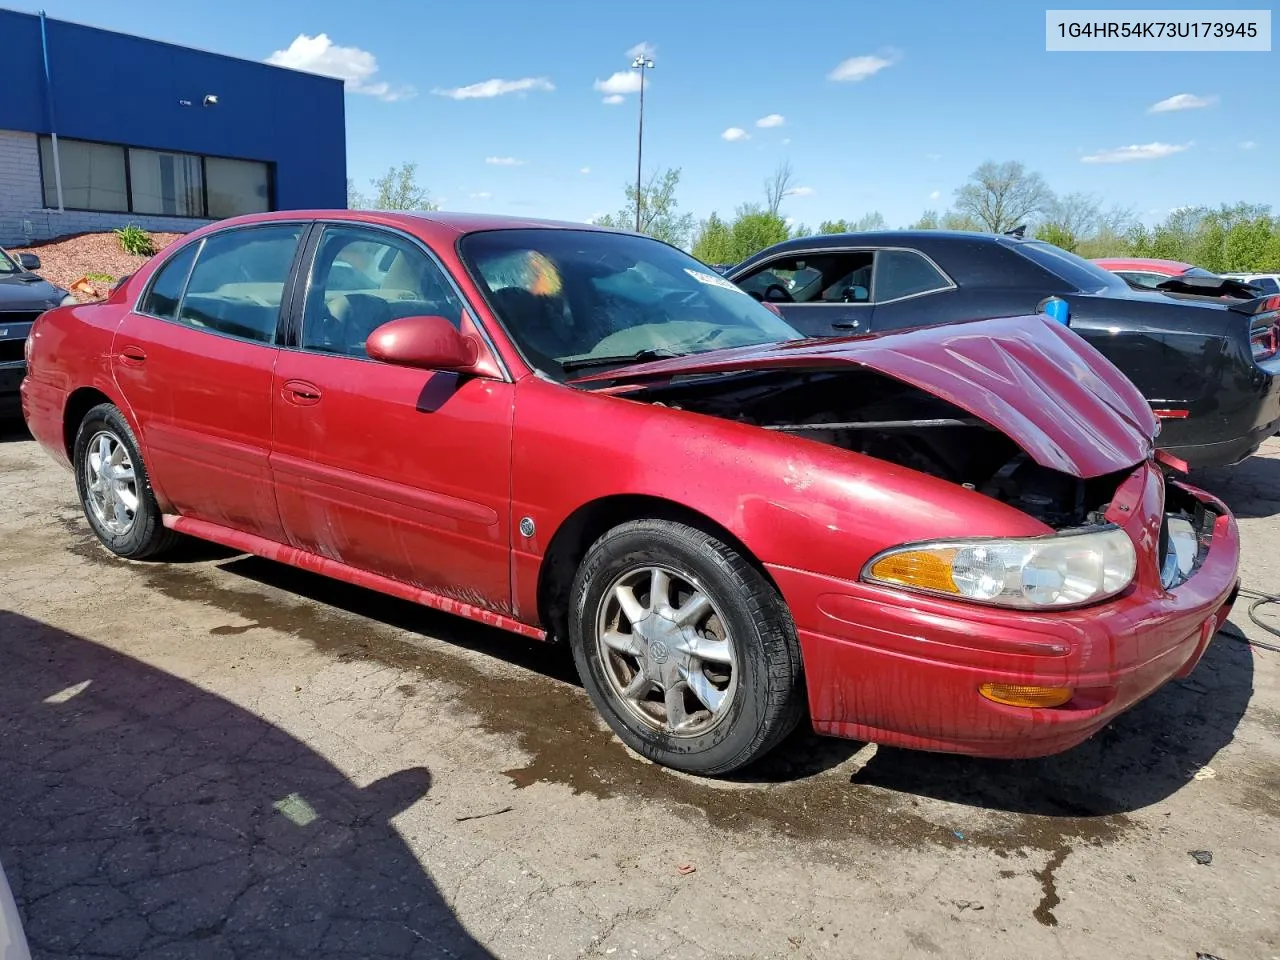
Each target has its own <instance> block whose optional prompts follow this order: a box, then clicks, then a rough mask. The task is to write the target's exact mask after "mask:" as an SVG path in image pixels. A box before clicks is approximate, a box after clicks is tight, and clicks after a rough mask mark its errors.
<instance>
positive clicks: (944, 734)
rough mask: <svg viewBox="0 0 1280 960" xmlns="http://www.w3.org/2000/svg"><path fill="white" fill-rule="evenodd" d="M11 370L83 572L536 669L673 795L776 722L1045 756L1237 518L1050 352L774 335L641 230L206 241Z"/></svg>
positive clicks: (321, 226) (1012, 326)
mask: <svg viewBox="0 0 1280 960" xmlns="http://www.w3.org/2000/svg"><path fill="white" fill-rule="evenodd" d="M28 355H29V356H28V363H29V372H28V375H27V378H26V380H25V381H24V382H23V385H22V402H23V411H24V414H25V416H26V418H27V422H28V425H29V426H30V429H31V431H32V433H33V434H34V435H35V437H36V438H37V439H38V440H39V441H40V443H41V444H43V445H44V446H45V447H46V448H47V449H48V451H49V452H50V453H51V454H52V455H53V456H54V457H56V458H57V459H58V460H60V461H62V462H63V463H64V464H66V465H68V466H69V467H71V468H73V470H74V475H75V478H76V483H77V488H78V491H79V495H80V499H81V501H82V502H83V506H84V512H85V516H86V517H87V519H88V522H89V524H90V526H91V527H92V529H93V530H94V532H95V533H96V534H97V536H98V538H99V539H100V540H101V541H102V543H103V544H104V545H105V546H106V547H107V548H108V549H109V550H111V551H113V552H114V553H116V554H118V555H120V556H122V557H127V558H131V559H139V558H144V557H159V556H161V555H162V554H163V552H164V550H165V549H166V548H168V547H170V546H171V545H172V544H173V543H174V540H175V538H176V537H178V536H180V535H182V534H187V535H190V536H194V537H199V538H204V539H208V540H212V541H216V542H219V543H222V544H225V545H228V546H230V547H233V548H235V549H238V550H243V551H246V552H251V553H255V554H258V555H261V556H263V557H268V558H273V559H275V560H279V561H282V562H284V563H290V564H294V565H297V566H299V567H304V568H306V569H309V570H314V571H318V572H321V573H324V574H328V575H331V576H333V577H337V578H340V579H342V580H346V581H348V582H351V583H355V584H361V585H364V586H367V587H370V588H372V589H374V590H380V591H383V592H385V593H388V594H392V595H395V596H398V597H404V598H409V599H411V600H415V601H418V602H420V603H423V604H426V605H428V606H431V607H435V608H437V609H440V610H445V611H449V612H452V613H456V614H459V615H461V616H464V617H469V618H472V619H474V620H479V621H482V622H484V623H489V624H496V625H498V626H501V627H505V628H507V629H509V630H512V631H515V632H517V633H520V634H523V635H525V636H530V637H539V638H542V637H545V638H547V639H550V640H557V641H565V642H567V643H568V644H569V645H570V646H571V648H572V651H573V654H574V657H575V660H576V662H577V666H578V669H579V671H580V674H581V677H582V681H583V684H584V685H585V687H586V690H587V692H588V694H589V695H590V696H591V698H592V700H593V701H594V703H595V704H596V706H597V707H598V708H599V710H600V712H601V713H602V714H603V716H604V717H605V719H606V720H607V721H608V722H609V724H610V725H611V726H612V727H613V729H614V730H615V731H616V732H617V733H618V735H619V736H620V737H621V738H622V739H623V740H624V741H626V743H627V744H629V745H630V746H631V747H633V748H634V749H635V750H637V751H639V752H640V753H642V754H644V755H645V756H647V757H650V758H652V759H653V760H656V761H658V762H660V763H663V764H668V765H670V766H673V767H677V768H681V769H684V770H689V771H694V772H698V773H704V774H716V773H724V772H727V771H730V770H733V769H735V768H738V767H740V766H742V765H744V764H746V763H748V762H750V761H751V760H753V759H755V758H756V757H759V756H760V755H762V754H763V753H765V752H766V751H768V750H769V749H770V748H772V747H773V746H774V745H776V744H777V743H778V742H779V740H781V739H782V737H783V736H784V735H785V734H786V733H787V732H788V731H789V730H790V729H792V727H793V726H794V725H795V724H796V723H797V722H798V721H799V720H800V718H802V717H803V716H805V715H806V713H807V716H808V718H809V721H810V722H811V723H812V724H813V726H814V727H815V728H816V729H817V730H818V731H820V732H823V733H827V734H834V735H838V736H846V737H856V738H860V739H867V740H873V741H878V742H881V743H885V744H895V745H900V746H907V747H915V748H922V749H928V750H942V751H953V752H960V753H967V754H976V755H985V756H998V757H1020V756H1036V755H1045V754H1049V753H1054V752H1057V751H1061V750H1064V749H1066V748H1068V747H1070V746H1072V745H1074V744H1076V743H1079V742H1080V741H1082V740H1084V739H1085V738H1087V737H1088V736H1090V735H1091V734H1093V733H1094V732H1096V731H1097V730H1098V729H1100V728H1101V727H1102V726H1104V725H1105V724H1106V723H1107V722H1108V721H1109V720H1110V719H1111V718H1113V717H1114V716H1116V715H1117V714H1118V713H1120V712H1121V711H1123V710H1125V709H1127V708H1128V707H1130V706H1132V705H1133V704H1134V703H1136V702H1137V701H1138V700H1140V699H1141V698H1143V697H1145V696H1146V695H1148V694H1149V693H1151V692H1152V691H1153V690H1155V689H1156V688H1157V687H1159V686H1160V685H1161V684H1163V683H1164V682H1165V681H1167V680H1169V679H1170V678H1172V677H1175V676H1182V675H1185V674H1187V673H1188V672H1190V671H1191V670H1192V669H1193V668H1194V666H1195V664H1196V663H1197V661H1198V660H1199V658H1200V656H1201V654H1202V653H1203V651H1204V649H1205V647H1206V645H1207V644H1208V643H1209V642H1210V640H1211V639H1212V637H1213V635H1214V633H1215V631H1216V629H1217V627H1218V626H1219V625H1220V624H1221V623H1222V622H1223V620H1224V619H1225V617H1226V615H1227V613H1228V611H1229V609H1230V607H1231V603H1232V601H1233V599H1234V597H1235V591H1236V583H1237V576H1236V571H1237V563H1238V550H1239V544H1238V538H1237V531H1236V524H1235V521H1234V519H1233V518H1232V516H1231V515H1230V513H1229V512H1228V511H1227V509H1226V507H1225V506H1224V505H1223V504H1222V503H1221V502H1219V501H1218V500H1216V499H1214V498H1213V497H1211V496H1209V495H1208V494H1206V493H1203V492H1201V491H1199V490H1196V489H1194V488H1192V487H1190V486H1187V485H1185V484H1183V483H1181V482H1178V481H1176V480H1173V479H1166V476H1165V470H1164V468H1163V466H1162V465H1161V464H1160V463H1159V462H1158V460H1157V458H1156V455H1155V454H1154V453H1153V437H1154V435H1155V433H1156V430H1157V424H1156V420H1155V418H1154V417H1153V416H1152V414H1151V411H1150V409H1149V408H1148V406H1147V405H1146V403H1145V402H1144V401H1143V399H1142V397H1141V395H1140V394H1139V393H1138V392H1137V390H1136V389H1135V388H1134V387H1133V385H1132V384H1130V383H1129V381H1128V380H1126V379H1125V378H1124V377H1123V376H1122V375H1121V374H1120V373H1119V372H1118V371H1117V370H1116V369H1115V368H1114V367H1113V366H1112V365H1111V364H1110V363H1109V362H1107V361H1106V360H1105V359H1104V358H1103V357H1102V356H1101V355H1100V354H1099V353H1097V352H1096V351H1095V350H1094V349H1093V348H1092V347H1090V346H1089V345H1088V344H1087V343H1086V342H1085V341H1084V340H1083V339H1081V338H1080V337H1079V336H1077V335H1076V334H1075V333H1073V332H1071V331H1070V330H1069V329H1067V328H1066V327H1063V326H1060V325H1058V324H1056V323H1054V322H1052V321H1050V320H1048V319H1047V318H1044V317H1035V316H1032V317H1021V318H1005V319H997V320H984V321H976V322H972V323H960V324H953V325H947V326H941V327H934V328H922V329H916V330H906V331H901V332H896V333H892V334H887V335H884V336H880V337H861V338H848V339H843V340H805V339H803V338H802V337H801V336H800V335H799V334H797V333H796V332H795V331H794V330H793V329H792V328H791V327H789V326H788V325H787V324H786V323H785V322H783V321H782V320H781V319H780V318H779V317H778V316H777V315H776V314H775V313H773V312H771V311H770V310H769V309H768V308H767V307H765V306H764V305H762V304H760V303H758V302H757V301H755V300H754V299H752V298H751V297H749V296H747V295H746V294H745V293H743V292H742V291H740V290H739V289H738V288H736V287H735V286H733V285H732V284H731V283H729V282H728V281H726V280H724V279H723V278H722V277H720V276H719V275H718V274H716V273H715V272H714V271H713V270H711V269H710V268H708V267H706V266H705V265H703V264H701V263H699V262H698V261H696V260H694V259H692V258H690V257H689V256H687V255H686V254H684V253H682V252H681V251H679V250H677V249H675V248H673V247H670V246H667V245H666V244H663V243H660V242H658V241H656V240H652V239H649V238H647V237H641V236H636V235H632V234H625V233H617V232H612V231H605V230H599V229H595V228H590V227H585V226H581V225H573V224H559V223H548V222H541V221H517V220H508V219H499V218H483V217H478V216H461V215H444V214H430V215H407V214H378V213H352V212H346V211H312V212H290V213H278V214H267V215H255V216H249V217H241V218H236V219H232V220H225V221H221V222H219V223H216V224H213V225H210V226H208V227H205V228H203V229H201V230H199V231H197V232H195V233H192V234H190V235H189V236H188V237H187V238H186V239H184V240H183V241H180V242H179V243H177V244H175V245H174V246H172V247H170V248H168V249H166V250H165V251H164V252H163V253H162V254H161V255H159V256H157V257H156V258H154V259H153V260H152V261H150V262H149V263H148V264H147V265H146V266H145V267H144V268H143V269H141V270H140V271H139V272H138V273H137V274H136V275H134V276H133V277H131V278H130V279H128V280H127V281H126V282H125V283H123V284H122V285H121V286H120V287H119V288H118V289H117V290H115V291H114V293H113V294H112V295H111V297H110V298H109V299H108V300H107V301H106V302H103V303H100V304H93V305H82V306H66V307H60V308H58V309H54V310H51V311H49V312H47V313H45V314H44V315H42V316H41V317H40V319H39V320H38V321H37V322H36V324H35V327H34V330H33V333H32V336H31V338H30V340H29V347H28Z"/></svg>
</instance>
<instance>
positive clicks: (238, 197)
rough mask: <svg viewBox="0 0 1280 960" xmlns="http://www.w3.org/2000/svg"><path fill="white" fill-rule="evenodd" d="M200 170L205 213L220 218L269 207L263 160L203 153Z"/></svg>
mask: <svg viewBox="0 0 1280 960" xmlns="http://www.w3.org/2000/svg"><path fill="white" fill-rule="evenodd" d="M204 172H205V183H206V184H207V195H208V197H209V216H211V217H215V218H217V219H222V218H223V217H238V216H240V214H242V213H266V212H267V211H268V210H270V209H271V183H270V180H269V178H268V175H267V165H266V164H265V163H253V162H251V161H248V160H225V159H223V158H222V157H206V158H205V161H204Z"/></svg>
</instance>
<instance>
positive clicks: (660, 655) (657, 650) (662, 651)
mask: <svg viewBox="0 0 1280 960" xmlns="http://www.w3.org/2000/svg"><path fill="white" fill-rule="evenodd" d="M649 656H650V657H651V658H652V659H653V662H654V663H666V662H667V658H669V657H670V656H671V650H670V648H669V647H668V646H667V645H666V644H665V643H663V642H662V641H661V640H655V641H653V643H651V644H649Z"/></svg>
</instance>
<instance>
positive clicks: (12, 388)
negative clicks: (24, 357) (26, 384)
mask: <svg viewBox="0 0 1280 960" xmlns="http://www.w3.org/2000/svg"><path fill="white" fill-rule="evenodd" d="M26 375H27V365H26V363H24V362H22V361H18V362H17V363H0V418H4V419H7V418H9V417H16V416H19V415H20V414H21V413H22V406H21V401H20V400H19V392H18V391H19V389H20V388H21V386H22V378H23V377H25V376H26Z"/></svg>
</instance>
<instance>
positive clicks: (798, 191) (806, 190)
mask: <svg viewBox="0 0 1280 960" xmlns="http://www.w3.org/2000/svg"><path fill="white" fill-rule="evenodd" d="M817 192H818V191H817V190H815V189H813V187H792V188H791V189H790V190H785V191H783V194H782V195H783V196H784V197H812V196H813V195H814V194H815V193H817Z"/></svg>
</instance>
